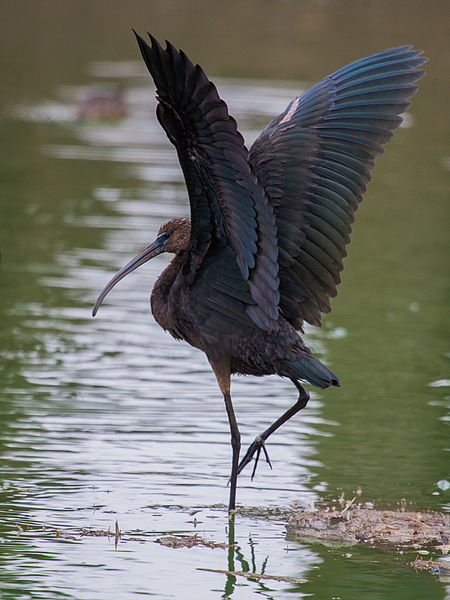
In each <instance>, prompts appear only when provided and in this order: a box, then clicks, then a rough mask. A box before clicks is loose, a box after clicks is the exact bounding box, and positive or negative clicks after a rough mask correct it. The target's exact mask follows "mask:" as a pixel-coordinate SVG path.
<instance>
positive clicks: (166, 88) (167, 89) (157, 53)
mask: <svg viewBox="0 0 450 600" xmlns="http://www.w3.org/2000/svg"><path fill="white" fill-rule="evenodd" d="M136 37H137V40H138V43H139V47H140V50H141V52H142V56H143V58H144V61H145V64H146V65H147V68H148V70H149V71H150V74H151V75H152V77H153V79H154V81H155V85H156V90H157V98H158V101H159V104H158V108H157V116H158V119H159V121H160V123H161V125H162V126H163V128H164V130H165V131H166V133H167V135H168V137H169V139H170V141H171V142H172V143H173V144H174V146H175V147H176V149H177V152H178V157H179V160H180V164H181V167H182V169H183V173H184V177H185V179H186V185H187V189H188V193H189V201H190V206H191V240H190V246H189V250H188V252H187V257H186V262H185V266H184V274H185V276H186V277H187V280H188V281H189V278H191V281H194V279H195V277H196V274H197V273H198V270H199V268H200V266H201V265H202V264H203V265H205V264H207V263H208V261H205V256H206V254H207V253H208V250H209V248H210V247H211V243H212V242H213V241H214V244H213V245H214V248H215V250H214V251H215V252H216V251H217V247H218V244H217V242H218V241H220V240H223V241H224V242H226V244H229V245H230V246H231V248H232V249H233V251H234V255H235V260H236V261H237V264H238V266H239V270H240V272H241V274H242V277H243V279H244V281H245V282H247V284H248V287H249V289H250V293H251V297H252V298H253V303H252V304H249V305H247V306H246V311H247V313H248V315H249V316H250V317H251V319H252V320H253V322H254V323H255V324H257V325H258V326H259V327H262V328H264V329H273V328H275V326H276V322H277V319H278V304H279V290H278V288H279V279H278V246H277V238H276V222H275V215H274V212H273V208H272V206H271V205H270V203H269V202H268V200H267V197H266V195H265V193H264V189H263V188H262V186H261V184H260V183H259V182H258V181H257V179H256V176H255V175H254V173H253V172H252V170H251V168H250V165H249V163H248V151H247V149H246V148H245V145H244V141H243V138H242V136H241V135H240V133H239V132H238V130H237V127H236V122H235V120H234V119H233V118H232V117H231V116H230V115H229V114H228V109H227V105H226V104H225V102H223V100H221V99H220V97H219V95H218V93H217V90H216V88H215V86H214V84H213V83H212V82H210V81H209V80H208V78H207V77H206V75H205V73H204V72H203V70H202V69H201V68H200V67H199V66H198V65H196V66H194V65H193V64H192V62H191V61H190V60H189V59H188V58H187V56H186V55H185V54H184V53H183V52H182V51H178V50H176V49H175V48H174V47H173V46H172V45H171V44H170V43H168V42H167V47H166V49H163V48H162V47H161V46H160V44H159V43H158V42H157V41H156V40H155V39H154V38H153V37H152V36H150V40H151V46H149V45H148V44H147V43H146V42H145V41H144V40H143V39H142V38H141V37H139V36H138V35H137V34H136ZM219 246H220V244H219ZM223 285H224V287H225V289H226V286H227V283H226V281H224V282H223ZM225 293H226V292H225Z"/></svg>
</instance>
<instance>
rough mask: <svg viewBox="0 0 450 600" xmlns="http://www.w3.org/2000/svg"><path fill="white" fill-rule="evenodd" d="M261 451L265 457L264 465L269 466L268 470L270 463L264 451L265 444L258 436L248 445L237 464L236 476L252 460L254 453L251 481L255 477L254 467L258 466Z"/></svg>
mask: <svg viewBox="0 0 450 600" xmlns="http://www.w3.org/2000/svg"><path fill="white" fill-rule="evenodd" d="M261 449H262V450H263V451H264V456H265V457H266V463H267V464H268V465H269V467H270V468H272V463H271V462H270V458H269V455H268V453H267V450H266V446H265V442H264V440H263V439H262V437H260V436H259V435H258V436H256V438H255V441H254V442H253V443H251V444H250V446H249V448H248V450H247V452H246V454H245V456H244V458H243V459H242V460H241V462H240V463H239V466H238V470H237V473H238V475H239V473H240V472H241V471H242V470H243V469H244V467H246V466H247V465H248V463H249V462H250V461H251V460H252V458H253V455H254V454H255V453H256V458H255V465H254V467H253V471H252V479H253V477H254V476H255V473H256V467H257V466H258V461H259V456H260V454H261Z"/></svg>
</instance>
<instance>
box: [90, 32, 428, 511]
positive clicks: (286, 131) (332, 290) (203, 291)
mask: <svg viewBox="0 0 450 600" xmlns="http://www.w3.org/2000/svg"><path fill="white" fill-rule="evenodd" d="M137 39H138V43H139V46H140V49H141V52H142V55H143V58H144V61H145V63H146V65H147V67H148V69H149V71H150V73H151V75H152V77H153V79H154V80H155V84H156V87H157V97H158V101H159V104H158V108H157V116H158V119H159V121H160V123H161V125H162V126H163V128H164V129H165V131H166V133H167V135H168V137H169V139H170V140H171V142H172V143H173V144H174V145H175V147H176V149H177V152H178V157H179V160H180V164H181V167H182V169H183V173H184V176H185V179H186V185H187V189H188V193H189V201H190V206H191V219H190V220H189V219H180V218H177V219H172V220H171V221H169V222H168V223H166V224H165V225H163V226H162V227H161V228H160V230H159V232H158V236H157V237H156V240H155V241H154V242H153V243H152V244H150V245H149V246H147V247H146V248H144V250H142V252H140V253H139V254H138V255H137V256H136V257H135V258H134V259H133V260H132V261H130V263H128V264H127V265H126V266H125V267H124V268H123V269H121V270H120V271H119V273H117V275H115V276H114V277H113V279H111V281H110V282H109V283H108V284H107V285H106V287H105V288H104V290H103V291H102V292H101V294H100V296H99V297H98V299H97V302H96V304H95V306H94V311H93V314H94V315H95V313H96V312H97V309H98V307H99V305H100V303H101V302H102V300H103V298H104V297H105V296H106V294H107V293H108V292H109V290H110V289H111V288H112V287H113V286H114V285H115V284H116V283H117V282H118V281H119V280H120V279H122V278H123V277H125V275H126V274H127V273H130V272H131V271H133V270H134V269H136V268H137V267H138V266H140V265H142V264H143V263H145V262H146V261H148V260H149V259H151V258H153V257H154V256H156V255H157V254H160V253H162V252H170V253H174V254H175V257H174V258H173V260H172V261H171V262H170V263H169V265H168V266H167V267H166V268H165V269H164V271H163V272H162V273H161V275H160V277H159V278H158V280H157V282H156V283H155V285H154V288H153V292H152V296H151V306H152V313H153V315H154V317H155V319H156V321H157V322H158V323H159V324H160V325H161V327H163V328H164V329H165V330H167V331H169V332H170V333H171V334H172V335H173V336H174V337H175V338H177V339H183V340H185V341H187V342H189V343H190V344H191V345H193V346H195V347H196V348H200V349H201V350H203V352H205V354H206V356H207V357H208V360H209V362H210V364H211V367H212V368H213V370H214V373H215V375H216V378H217V381H218V384H219V387H220V390H221V392H222V394H223V396H224V400H225V407H226V410H227V414H228V419H229V423H230V431H231V444H232V469H231V478H230V483H231V486H230V501H229V509H230V510H232V509H234V508H235V499H236V485H237V476H238V474H239V473H240V472H241V471H242V469H243V468H244V467H245V466H246V465H247V464H248V463H249V462H250V461H251V460H252V458H253V456H254V455H255V454H256V460H255V465H254V469H253V474H254V472H255V469H256V465H257V463H258V458H259V455H260V453H261V450H263V451H264V453H265V456H266V460H267V462H268V463H269V465H270V461H269V457H268V455H267V451H266V448H265V445H264V444H265V441H266V439H267V438H268V437H269V436H270V435H271V434H272V433H273V432H274V431H275V430H276V429H278V427H280V425H282V424H283V423H284V422H286V421H287V420H288V419H290V418H291V417H292V416H293V415H294V414H295V413H297V412H298V411H299V410H301V409H302V408H304V407H305V406H306V404H307V402H308V399H309V394H308V392H307V391H306V390H305V389H304V388H303V386H302V384H301V383H300V382H301V381H307V382H309V383H312V384H313V385H315V386H317V387H320V388H326V387H328V386H330V385H339V379H338V377H337V376H336V375H334V373H332V372H331V371H330V370H329V369H328V368H327V367H326V366H325V365H323V364H322V363H321V362H320V361H319V360H318V359H316V358H315V357H314V356H313V355H312V354H311V352H310V351H309V349H308V348H307V347H306V346H305V344H304V343H303V341H302V339H301V338H300V336H299V334H298V331H302V324H303V321H304V320H306V321H309V322H310V323H312V324H315V325H320V315H321V312H329V310H330V305H329V300H328V299H329V298H330V297H332V296H334V295H336V285H337V284H338V283H339V272H340V271H341V269H342V258H343V257H344V256H345V245H346V243H348V241H349V239H350V238H349V234H350V229H351V224H352V222H353V220H354V213H355V211H356V208H357V206H358V203H359V202H360V200H361V199H362V194H363V192H364V190H365V187H366V184H367V182H368V180H369V178H370V169H371V168H372V167H373V165H374V161H375V158H376V157H377V156H378V155H379V154H381V152H382V151H383V149H382V146H381V144H383V143H385V142H386V141H387V140H388V139H389V138H390V137H391V135H392V130H393V129H394V128H395V127H397V126H398V125H399V123H400V122H401V118H400V117H399V116H398V115H399V114H400V113H401V112H403V111H404V110H405V109H406V108H407V107H408V105H409V102H408V98H409V97H410V96H411V95H412V94H413V93H414V92H415V91H416V89H417V87H416V86H415V85H413V82H415V81H416V80H418V79H419V78H420V77H421V76H422V75H423V71H421V70H419V69H417V67H418V66H420V65H421V64H422V63H423V62H425V59H424V58H423V57H422V56H420V51H416V50H412V49H411V48H410V47H408V46H402V47H399V48H392V49H389V50H384V51H382V52H379V53H377V54H374V55H371V56H369V57H366V58H364V59H361V60H359V61H356V62H354V63H351V64H350V65H348V66H346V67H343V68H342V69H339V70H338V71H336V73H334V74H333V75H330V76H329V77H327V78H325V79H324V80H323V81H321V82H319V83H318V84H316V85H315V86H313V87H312V88H311V89H310V90H309V91H308V92H306V93H305V94H304V95H303V96H300V97H298V98H296V99H295V100H294V101H293V102H292V103H291V104H290V105H289V106H288V107H287V108H286V110H285V111H284V112H283V113H282V114H281V115H280V116H279V117H278V118H276V119H275V120H274V121H272V123H270V124H269V125H268V126H267V127H266V129H265V130H264V131H263V133H262V134H261V136H260V137H259V138H258V140H256V142H255V143H254V145H253V146H252V148H251V149H250V152H249V151H247V149H246V147H245V145H244V142H243V139H242V136H241V135H240V134H239V132H238V130H237V127H236V122H235V121H234V119H232V117H230V116H229V114H228V109H227V106H226V104H225V103H224V102H223V100H221V99H220V97H219V96H218V94H217V91H216V88H215V86H214V85H213V84H212V83H211V82H210V81H209V80H208V79H207V77H206V75H205V74H204V72H203V71H202V69H201V68H200V67H199V66H198V65H197V66H194V65H193V64H192V63H191V62H190V60H189V59H188V58H187V57H186V55H185V54H184V53H183V52H181V51H177V50H176V49H175V48H174V47H173V46H172V45H171V44H169V43H168V44H167V48H166V49H165V50H164V49H163V48H162V47H161V46H160V45H159V44H158V42H157V41H156V40H155V39H154V38H152V37H151V36H150V39H151V42H152V45H151V47H150V46H149V45H147V43H146V42H144V40H142V38H140V37H139V36H137ZM234 373H241V374H247V375H270V374H274V373H276V374H278V375H280V376H282V377H288V378H289V379H291V381H292V382H293V383H294V385H295V386H296V388H297V390H298V392H299V397H298V400H297V402H296V403H295V404H294V405H293V406H292V407H291V408H290V409H289V410H287V411H286V412H285V413H284V414H283V415H282V416H281V417H280V418H279V419H278V420H277V421H275V423H273V424H272V425H271V426H270V427H268V428H267V429H266V430H265V431H264V432H263V433H262V434H261V435H259V436H257V437H256V439H255V441H254V442H253V443H252V444H251V445H250V447H249V449H248V451H247V453H246V454H245V456H244V458H243V459H242V460H241V461H240V462H239V454H240V435H239V429H238V425H237V422H236V418H235V415H234V411H233V406H232V402H231V396H230V376H231V375H232V374H234Z"/></svg>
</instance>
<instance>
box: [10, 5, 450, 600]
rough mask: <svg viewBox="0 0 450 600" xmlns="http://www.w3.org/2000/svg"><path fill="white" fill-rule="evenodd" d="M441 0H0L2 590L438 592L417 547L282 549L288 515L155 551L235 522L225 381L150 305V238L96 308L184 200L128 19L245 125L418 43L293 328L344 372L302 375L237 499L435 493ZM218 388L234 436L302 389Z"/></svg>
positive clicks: (445, 355) (441, 493)
mask: <svg viewBox="0 0 450 600" xmlns="http://www.w3.org/2000/svg"><path fill="white" fill-rule="evenodd" d="M446 10H447V11H448V9H447V7H446V3H445V2H440V1H435V2H432V3H430V4H429V3H426V6H425V3H422V2H419V1H413V2H398V3H395V5H394V3H390V2H387V0H380V1H378V2H359V1H356V0H354V1H352V2H350V1H342V2H340V1H337V2H320V3H319V2H312V1H304V2H295V1H292V2H271V1H268V0H267V1H262V0H252V1H249V2H245V3H242V2H239V3H238V2H231V3H223V4H222V3H208V2H201V1H193V2H189V3H183V2H181V1H174V2H167V1H166V2H155V1H152V2H143V1H141V0H135V1H133V2H129V3H127V4H126V5H121V4H118V3H117V4H111V3H110V2H108V3H107V2H106V1H105V2H103V1H99V0H95V1H93V2H89V3H88V2H85V1H79V2H76V3H75V2H74V3H69V2H67V3H51V2H45V1H43V0H42V1H39V0H36V1H34V2H31V3H29V2H21V1H19V2H17V1H16V2H10V1H9V0H6V1H5V2H3V3H2V6H1V7H0V11H1V17H2V24H3V28H2V35H1V36H0V65H1V72H2V84H1V92H0V100H1V107H0V109H1V114H0V119H1V121H0V128H1V129H0V133H1V135H0V186H1V196H0V203H1V218H0V251H1V263H0V406H1V421H0V477H1V479H0V484H1V487H0V501H1V504H0V598H7V599H14V600H15V599H19V598H20V599H22V598H33V599H34V598H43V599H53V598H60V597H67V598H72V599H80V600H81V599H82V600H93V599H100V600H103V599H106V598H113V597H115V598H120V599H121V600H122V599H124V600H127V599H128V598H132V597H135V596H136V595H138V594H140V595H141V596H142V595H144V596H148V597H154V598H187V599H190V598H193V599H196V600H197V599H203V598H205V599H209V598H220V597H230V598H233V599H234V600H246V599H255V598H257V597H263V598H274V599H277V600H278V599H281V598H283V599H284V598H303V597H307V596H308V597H310V598H314V599H317V600H322V599H332V598H335V599H338V598H339V599H342V600H354V599H355V600H356V599H359V598H368V599H370V600H378V599H383V600H385V599H386V600H398V599H408V600H409V599H417V600H428V599H433V600H434V599H436V600H437V599H439V600H441V599H443V598H445V597H446V585H445V582H444V581H440V580H439V577H438V576H437V575H431V574H429V573H417V572H415V571H414V570H413V569H411V568H410V567H409V566H408V563H409V562H411V561H412V560H414V558H415V556H416V554H415V552H414V551H413V552H410V553H406V554H399V553H398V552H394V551H380V550H374V549H371V548H368V547H364V546H362V547H361V546H352V547H339V548H336V547H334V548H333V547H326V546H322V545H320V544H312V543H309V544H306V543H300V542H298V541H295V540H289V539H286V536H285V527H284V521H283V517H282V516H279V517H276V516H275V517H272V518H264V517H255V516H251V515H252V514H253V513H247V512H246V513H245V514H242V515H237V518H236V524H235V536H236V542H237V544H238V546H237V547H236V548H234V550H233V549H232V550H229V549H220V548H216V549H211V548H208V547H195V548H191V549H189V548H181V549H173V548H167V547H164V546H161V545H160V544H158V543H157V542H156V540H157V539H158V538H159V537H161V535H162V533H164V532H173V531H177V532H183V533H186V534H189V535H191V534H193V533H198V534H199V536H200V537H202V538H204V539H207V540H210V541H215V542H226V541H227V540H228V534H229V527H228V521H227V515H226V510H225V504H226V502H227V496H228V490H227V487H226V483H227V477H228V469H229V458H230V457H229V453H230V451H229V439H228V433H227V431H228V426H227V421H226V415H225V411H224V408H223V406H222V400H221V398H220V394H219V392H218V390H217V386H216V383H215V380H214V377H213V375H212V373H211V371H210V369H209V366H208V364H207V361H206V359H205V358H204V356H203V355H201V353H199V352H197V351H196V350H194V349H192V348H190V347H188V346H187V345H183V344H177V343H175V341H173V340H172V339H171V338H170V337H169V336H168V335H166V334H165V333H164V332H163V331H161V330H160V329H159V328H158V327H157V326H156V324H155V323H154V322H153V320H152V319H151V318H150V316H149V314H148V295H149V289H150V287H151V286H152V284H153V282H154V280H155V278H156V277H157V275H158V273H159V272H160V271H161V269H162V268H163V267H164V265H165V264H166V259H165V257H158V258H157V259H155V260H154V261H152V263H151V264H149V265H147V267H146V268H145V269H142V271H140V272H138V273H136V274H135V275H133V276H130V277H129V278H128V279H127V280H125V281H124V282H122V283H121V285H120V287H119V286H118V287H117V288H116V289H115V290H114V293H113V294H111V295H110V297H108V302H107V303H106V304H105V306H104V307H103V308H102V309H101V311H100V313H99V316H98V317H97V318H96V319H95V320H93V319H91V317H90V308H91V306H92V303H93V301H94V300H95V297H96V295H97V293H98V291H99V290H100V289H101V288H102V287H103V285H104V283H105V282H106V281H107V280H108V279H109V277H110V276H111V274H112V273H113V272H115V271H116V270H117V269H118V268H119V267H120V266H122V265H123V264H124V263H125V262H126V261H127V260H128V259H129V258H130V257H131V256H133V255H134V254H135V253H136V252H137V251H138V250H139V249H140V248H141V247H142V246H144V245H145V244H146V243H148V242H149V241H151V240H152V239H153V237H154V234H155V232H156V231H157V230H158V227H159V225H160V223H161V222H163V221H164V220H167V219H168V218H171V217H173V216H176V215H184V214H187V210H188V207H187V202H186V196H185V191H184V187H183V182H182V177H181V173H180V170H179V167H178V165H177V161H176V157H175V153H174V152H173V150H172V149H171V147H170V145H169V144H168V143H167V141H166V139H165V138H164V135H163V133H162V132H161V131H160V128H159V126H158V124H157V122H156V119H155V117H154V108H155V103H154V99H153V93H152V89H151V81H150V80H149V79H148V78H147V77H146V76H145V73H144V70H143V68H142V66H141V64H140V62H139V60H138V53H137V49H136V45H135V42H134V39H133V37H132V35H131V34H130V28H131V27H132V26H133V27H136V28H137V29H138V30H139V31H141V32H143V31H145V30H147V29H148V30H150V31H151V32H152V33H154V34H155V35H156V36H157V37H159V38H160V39H164V38H167V39H170V40H171V41H173V42H174V43H175V44H176V45H177V46H180V47H183V48H184V49H185V50H186V51H187V52H188V53H189V54H190V55H191V56H192V58H193V59H194V60H197V61H199V62H200V63H201V64H202V65H203V66H204V67H205V69H206V70H207V72H208V74H209V75H210V76H211V77H212V78H214V80H215V81H216V82H217V85H218V88H219V91H220V92H221V94H222V95H223V97H224V98H225V99H226V100H227V101H228V103H229V106H230V110H231V112H232V114H233V115H234V116H235V117H236V118H237V120H238V122H239V123H240V125H241V129H242V131H243V132H244V134H245V136H246V137H247V139H248V140H251V139H253V138H254V137H255V136H256V135H257V133H258V131H259V130H260V129H261V128H262V127H263V126H264V124H265V123H267V122H268V121H269V120H270V118H271V117H272V116H274V115H275V114H277V112H280V111H281V110H282V109H283V108H284V106H285V105H286V104H287V102H288V100H289V99H291V98H292V97H294V96H295V95H297V93H298V91H299V90H301V89H304V87H305V86H306V85H308V83H309V82H313V81H316V80H318V79H319V78H321V77H322V76H324V75H326V74H327V73H329V72H330V71H332V70H333V69H335V68H337V67H338V66H341V65H342V64H345V62H348V61H350V60H352V59H355V58H358V57H360V56H363V55H365V54H368V53H370V52H372V51H375V50H378V49H381V48H383V47H389V46H394V45H398V44H402V43H413V44H414V45H416V46H418V47H420V48H423V49H424V50H425V53H426V54H427V55H428V56H429V57H430V62H429V64H428V65H427V71H428V75H427V77H426V78H425V79H424V80H423V82H422V84H421V90H420V93H419V94H418V95H417V97H415V98H414V100H413V106H412V109H411V111H410V119H409V120H408V121H407V123H406V124H407V125H408V127H404V128H402V129H401V130H400V131H399V132H398V133H397V135H396V137H395V138H394V140H393V141H392V142H391V143H390V144H389V146H388V150H387V152H386V155H385V156H383V157H382V159H381V160H380V161H379V163H378V165H377V167H376V169H375V172H374V179H373V182H371V184H370V186H369V189H368V192H367V194H366V195H365V200H364V203H363V205H362V206H361V209H360V211H359V213H358V215H357V220H356V224H355V228H354V233H353V236H352V244H351V245H350V247H349V255H348V257H347V259H346V263H345V270H344V273H343V283H342V285H341V286H340V288H339V295H338V297H337V298H336V299H335V300H334V301H333V312H332V313H331V314H330V315H329V316H327V317H326V318H325V319H324V326H323V328H322V329H321V330H314V329H313V328H311V329H310V330H308V332H307V333H308V335H307V338H308V344H309V345H310V346H311V347H312V348H313V349H314V350H315V351H316V352H317V353H318V354H319V355H321V356H322V357H323V358H325V359H326V360H327V362H328V363H329V365H330V366H331V368H332V369H333V371H335V372H336V373H337V374H338V375H339V376H340V378H341V381H342V387H341V388H340V389H333V390H327V391H325V392H323V393H320V394H318V393H314V394H313V397H312V400H311V402H310V404H309V405H308V407H307V409H305V410H304V411H303V414H300V415H298V416H297V417H296V419H294V420H293V421H291V422H290V423H288V424H287V425H286V426H285V427H284V428H283V430H281V431H280V432H279V433H278V434H276V435H274V437H273V439H272V438H271V443H270V451H271V458H272V461H273V463H274V469H273V471H270V470H269V469H267V468H266V466H265V465H261V467H260V469H259V472H258V474H257V477H256V478H255V480H254V481H253V482H251V481H250V477H249V474H245V475H243V476H242V478H241V481H240V487H239V489H238V504H239V505H240V506H242V507H245V508H248V507H252V506H257V507H260V508H261V509H262V510H265V509H269V508H273V507H278V508H282V509H286V508H289V507H291V506H292V505H293V504H294V503H298V504H300V505H303V504H304V505H308V504H310V503H311V502H312V501H316V502H317V501H321V500H329V499H334V498H337V497H338V496H339V495H340V494H341V493H342V491H344V492H345V495H346V498H352V497H353V495H354V490H356V488H357V486H361V488H362V496H361V502H362V503H364V502H373V503H374V504H375V505H376V506H381V507H395V506H397V505H398V503H399V502H400V500H401V499H402V498H405V499H406V502H407V504H408V507H410V508H411V510H427V509H438V510H440V509H444V510H446V509H448V491H446V490H445V487H446V481H448V480H449V479H450V476H449V473H448V460H447V454H446V446H448V443H447V441H448V428H447V420H448V416H447V408H448V398H449V397H448V385H449V375H448V359H449V356H450V355H449V349H448V283H447V282H448V268H447V264H448V245H447V239H448V233H447V232H448V214H449V211H448V199H449V185H448V181H449V168H450V167H449V160H450V159H449V149H448V140H449V137H450V136H449V126H448V125H449V121H448V106H449V105H450V86H449V83H448V82H449V79H448V74H449V73H448V71H449V63H448V43H447V38H448V35H447V32H446V21H445V16H446V14H445V11H446ZM447 22H448V21H447ZM110 82H118V83H121V84H122V86H123V88H124V90H125V97H126V99H127V103H128V106H129V114H128V116H127V117H126V118H125V119H123V120H122V121H120V122H117V123H82V122H79V121H77V119H76V103H77V99H79V98H82V97H84V96H85V94H86V93H88V92H89V90H92V89H96V88H97V87H98V86H104V85H106V84H108V83H110ZM232 392H233V396H234V398H235V405H236V411H237V416H238V420H239V422H240V425H241V431H242V434H243V442H244V444H246V443H248V442H250V441H251V440H252V439H253V437H254V435H255V434H256V433H257V432H260V431H262V430H263V429H264V428H265V427H266V426H267V424H268V423H270V422H272V421H273V420H274V419H275V418H276V417H277V416H279V414H280V413H281V411H282V410H284V409H285V408H287V407H288V406H289V404H290V403H292V402H293V401H294V400H295V393H294V390H293V389H292V386H291V385H290V384H289V382H285V381H282V380H280V379H277V378H267V379H265V380H261V379H256V378H238V379H236V381H234V383H233V389H232ZM194 512H195V514H193V513H194ZM116 520H117V521H118V522H119V526H120V529H121V530H122V532H123V538H122V540H121V541H120V542H119V544H118V545H117V548H116V547H115V540H114V536H113V535H109V536H107V535H100V534H98V535H90V536H88V535H85V534H86V532H88V531H90V532H92V531H96V530H97V531H100V530H102V531H104V532H107V531H108V529H110V531H114V527H115V522H116ZM83 532H84V533H83ZM429 556H433V557H436V556H438V553H437V552H436V553H435V554H432V555H429ZM199 568H209V569H216V570H230V569H236V570H239V571H246V570H250V571H256V572H261V570H262V569H265V572H266V573H268V574H272V575H276V576H281V577H295V578H306V579H308V581H309V583H307V584H294V583H286V582H279V581H276V580H264V581H262V580H261V581H260V582H259V583H257V582H255V581H249V580H246V579H244V578H240V577H234V576H230V575H228V576H227V575H226V574H223V573H215V572H206V571H200V570H198V569H199ZM447 593H448V589H447Z"/></svg>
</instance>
